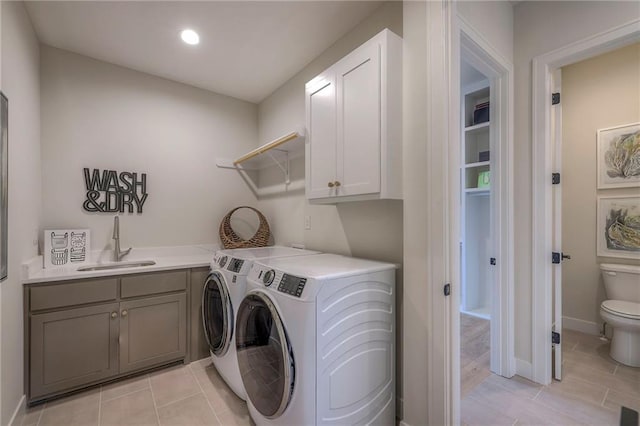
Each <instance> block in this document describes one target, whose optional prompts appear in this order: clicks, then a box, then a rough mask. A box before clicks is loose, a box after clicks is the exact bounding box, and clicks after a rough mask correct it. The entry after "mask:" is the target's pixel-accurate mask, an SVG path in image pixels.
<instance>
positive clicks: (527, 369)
mask: <svg viewBox="0 0 640 426" xmlns="http://www.w3.org/2000/svg"><path fill="white" fill-rule="evenodd" d="M516 374H517V375H518V376H520V377H524V378H525V379H529V380H533V366H532V365H531V363H530V362H528V361H524V360H522V359H519V358H516Z"/></svg>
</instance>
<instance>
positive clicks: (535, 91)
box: [531, 20, 640, 385]
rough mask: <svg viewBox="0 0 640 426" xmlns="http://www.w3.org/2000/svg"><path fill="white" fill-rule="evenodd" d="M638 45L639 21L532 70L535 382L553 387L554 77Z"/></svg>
mask: <svg viewBox="0 0 640 426" xmlns="http://www.w3.org/2000/svg"><path fill="white" fill-rule="evenodd" d="M638 40H640V20H634V21H631V22H629V23H628V24H625V25H621V26H619V27H615V28H612V29H610V30H608V31H606V32H603V33H600V34H597V35H594V36H591V37H588V38H586V39H583V40H580V41H578V42H575V43H571V44H569V45H567V46H565V47H562V48H560V49H557V50H554V51H552V52H549V53H546V54H544V55H541V56H537V57H535V58H534V59H533V69H532V125H531V128H532V135H531V140H532V141H534V143H533V164H532V169H533V170H532V171H533V173H532V174H533V176H532V179H533V191H532V193H533V194H532V195H533V200H532V206H534V207H533V208H532V212H531V213H532V268H531V284H532V312H531V320H532V321H531V324H532V325H531V327H532V330H531V333H532V342H531V343H532V348H533V350H532V363H531V364H532V380H534V381H536V382H538V383H541V384H544V385H546V384H549V383H550V382H551V339H550V337H549V336H550V335H551V327H552V324H551V318H552V315H551V312H552V294H551V284H552V267H551V266H552V264H551V261H550V256H551V251H552V248H553V239H552V237H553V235H552V229H553V228H552V227H553V214H552V202H551V201H552V187H551V173H552V171H553V170H552V165H553V151H554V146H553V144H552V138H551V126H550V120H551V101H550V96H551V88H552V86H551V84H552V79H551V73H552V72H553V71H554V70H555V69H557V68H561V67H563V66H566V65H569V64H572V63H575V62H578V61H581V60H584V59H587V58H590V57H594V56H597V55H600V54H602V53H605V52H608V51H611V50H614V49H617V48H620V47H623V46H626V45H628V44H631V43H634V42H636V41H638Z"/></svg>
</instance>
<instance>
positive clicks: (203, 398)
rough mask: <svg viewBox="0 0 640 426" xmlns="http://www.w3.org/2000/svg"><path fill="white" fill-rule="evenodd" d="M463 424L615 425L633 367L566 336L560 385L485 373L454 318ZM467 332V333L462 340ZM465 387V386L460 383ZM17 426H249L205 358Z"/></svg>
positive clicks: (597, 345)
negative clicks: (460, 337)
mask: <svg viewBox="0 0 640 426" xmlns="http://www.w3.org/2000/svg"><path fill="white" fill-rule="evenodd" d="M461 329H462V333H463V335H465V336H466V338H467V339H466V341H464V340H463V345H462V346H463V348H464V349H463V350H462V351H461V352H462V353H461V364H462V376H463V377H462V380H463V386H462V388H463V391H464V394H463V399H462V403H461V420H462V423H463V424H466V425H470V426H471V425H502V424H504V425H516V424H517V425H525V424H537V425H540V424H544V425H574V424H588V425H617V424H618V423H619V411H620V406H621V405H625V406H627V407H629V408H632V409H634V410H638V411H640V368H631V367H625V366H623V365H620V364H618V363H617V362H615V361H613V360H612V359H611V358H609V355H608V353H609V352H608V351H609V344H608V343H607V342H603V341H601V340H600V339H599V338H598V337H597V336H590V335H586V334H582V333H577V332H574V331H569V330H565V332H564V334H563V336H564V351H563V355H564V362H563V369H564V372H563V380H562V381H561V382H553V383H552V384H551V385H549V386H540V385H538V384H535V383H532V382H530V381H528V380H526V379H522V378H519V377H517V376H516V377H514V378H512V379H505V378H503V377H499V376H496V375H494V374H491V373H490V372H489V364H488V357H487V353H488V337H487V336H488V322H482V321H475V320H474V319H469V318H467V319H463V318H461ZM465 333H466V334H465ZM465 380H466V382H465ZM17 424H21V425H25V426H26V425H39V426H45V425H65V426H74V425H81V426H88V425H100V426H107V425H176V426H177V425H185V426H196V425H214V426H215V425H225V426H226V425H253V422H252V421H251V419H250V417H249V413H248V411H247V408H246V405H245V403H244V401H242V400H241V399H239V398H238V397H236V396H235V394H233V392H232V391H231V390H230V389H229V388H228V387H227V386H226V384H225V383H224V381H223V380H222V378H221V377H220V376H219V375H218V374H217V372H216V370H215V368H214V367H213V365H212V364H211V361H210V360H209V359H203V360H200V361H197V362H194V363H192V364H190V365H186V366H183V365H181V366H177V367H172V368H169V369H165V370H161V371H158V372H154V373H151V374H148V375H144V376H140V377H136V378H133V379H129V380H125V381H122V382H118V383H113V384H109V385H105V386H102V387H100V388H96V389H92V390H88V391H86V392H82V393H79V394H77V395H73V396H70V397H67V398H63V399H60V400H57V401H52V402H49V403H46V404H43V405H40V406H37V407H34V408H31V409H29V410H28V411H27V413H26V414H25V415H24V416H23V417H22V419H19V421H18V422H17Z"/></svg>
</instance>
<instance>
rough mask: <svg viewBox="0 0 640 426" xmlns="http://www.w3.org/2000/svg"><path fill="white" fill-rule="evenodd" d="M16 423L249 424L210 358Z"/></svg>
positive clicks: (63, 402)
mask: <svg viewBox="0 0 640 426" xmlns="http://www.w3.org/2000/svg"><path fill="white" fill-rule="evenodd" d="M16 424H19V425H20V424H21V425H25V426H26V425H33V426H36V425H37V426H47V425H60V426H62V425H64V426H75V425H77V426H90V425H100V426H110V425H114V426H115V425H118V426H124V425H173V426H178V425H184V426H196V425H212V426H216V425H224V426H226V425H238V426H240V425H253V422H252V421H251V418H250V417H249V412H248V411H247V406H246V404H245V402H244V401H242V400H241V399H239V398H238V397H236V396H235V394H234V393H233V391H231V389H229V387H227V385H226V384H225V383H224V381H223V380H222V378H221V377H220V376H219V375H218V373H217V372H216V370H215V368H214V367H213V364H211V360H210V359H208V358H205V359H202V360H200V361H196V362H193V363H191V364H190V365H179V366H177V367H171V368H168V369H164V370H160V371H157V372H154V373H151V374H147V375H144V376H140V377H135V378H132V379H128V380H124V381H121V382H117V383H112V384H109V385H105V386H101V387H100V388H96V389H91V390H88V391H85V392H81V393H79V394H77V395H72V396H69V397H66V398H63V399H60V400H56V401H51V402H48V403H46V404H43V405H40V406H37V407H34V408H31V409H29V410H28V411H27V413H26V414H25V415H24V417H23V418H22V419H21V420H20V422H16Z"/></svg>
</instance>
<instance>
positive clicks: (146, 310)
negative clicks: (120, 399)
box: [120, 293, 187, 373]
mask: <svg viewBox="0 0 640 426" xmlns="http://www.w3.org/2000/svg"><path fill="white" fill-rule="evenodd" d="M186 349H187V296H186V294H184V293H182V294H172V295H169V296H159V297H147V298H144V299H138V300H130V301H126V302H121V303H120V373H127V372H130V371H135V370H140V369H143V368H145V367H150V366H153V365H157V364H161V363H163V362H167V361H172V360H175V359H177V358H182V357H184V356H185V355H186Z"/></svg>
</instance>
